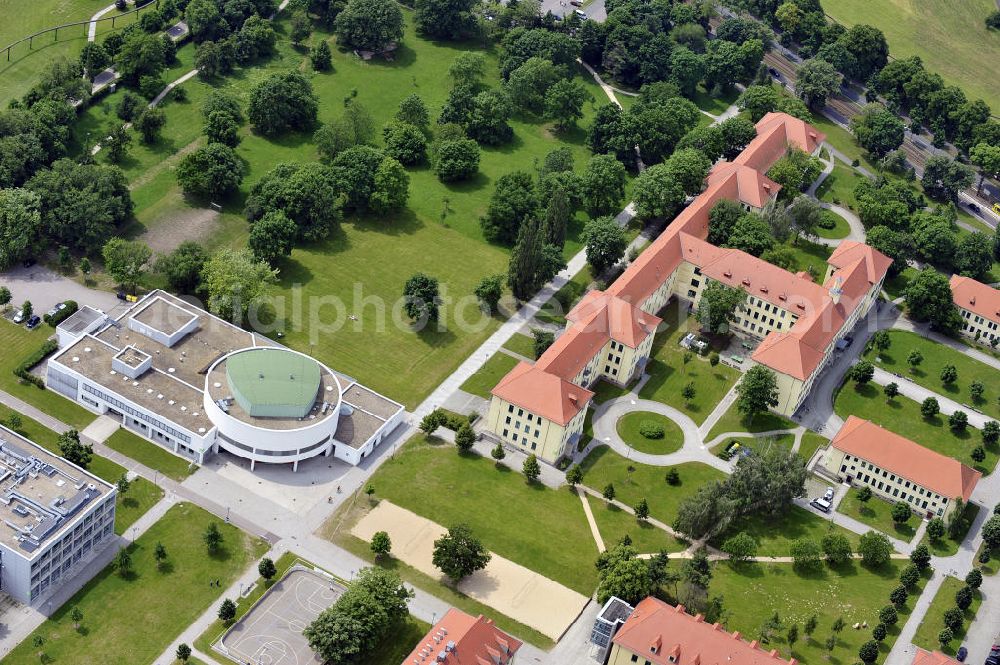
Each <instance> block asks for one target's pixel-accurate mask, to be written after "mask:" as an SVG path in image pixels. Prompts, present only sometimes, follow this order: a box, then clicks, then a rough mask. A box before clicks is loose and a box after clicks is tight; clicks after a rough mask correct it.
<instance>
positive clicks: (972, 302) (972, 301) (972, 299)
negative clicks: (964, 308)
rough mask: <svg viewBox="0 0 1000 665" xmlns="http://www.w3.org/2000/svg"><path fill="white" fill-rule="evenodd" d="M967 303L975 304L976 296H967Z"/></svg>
mask: <svg viewBox="0 0 1000 665" xmlns="http://www.w3.org/2000/svg"><path fill="white" fill-rule="evenodd" d="M969 304H970V305H975V304H976V296H972V297H971V298H969Z"/></svg>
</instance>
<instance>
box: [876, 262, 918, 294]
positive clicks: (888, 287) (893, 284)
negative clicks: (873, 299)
mask: <svg viewBox="0 0 1000 665" xmlns="http://www.w3.org/2000/svg"><path fill="white" fill-rule="evenodd" d="M919 272H920V271H919V270H917V269H916V268H913V267H910V266H907V267H906V268H904V269H903V271H902V272H901V273H899V274H898V275H895V276H893V277H886V280H885V282H883V283H882V289H883V290H884V291H885V292H886V293H888V294H889V297H890V298H892V299H896V298H899V297H901V296H902V295H903V291H905V290H906V287H907V286H908V285H909V283H910V282H911V281H912V280H913V278H914V277H916V276H917V274H918V273H919Z"/></svg>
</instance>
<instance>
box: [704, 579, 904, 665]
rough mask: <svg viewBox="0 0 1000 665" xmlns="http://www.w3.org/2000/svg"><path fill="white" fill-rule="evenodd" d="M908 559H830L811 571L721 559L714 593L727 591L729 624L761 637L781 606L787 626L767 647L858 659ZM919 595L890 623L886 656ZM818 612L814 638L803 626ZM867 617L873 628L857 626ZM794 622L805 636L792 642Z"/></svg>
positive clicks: (807, 658) (816, 658)
mask: <svg viewBox="0 0 1000 665" xmlns="http://www.w3.org/2000/svg"><path fill="white" fill-rule="evenodd" d="M904 563H905V562H897V561H891V562H890V563H889V564H887V565H886V566H884V567H882V568H880V569H878V570H870V569H868V568H866V567H864V566H862V565H860V564H859V563H858V562H854V561H852V562H849V563H847V564H845V565H844V566H839V567H836V568H831V567H829V566H826V565H825V564H824V565H823V567H822V568H821V569H820V570H819V571H818V572H815V573H808V574H800V573H798V572H796V571H795V570H794V568H793V567H792V565H791V564H744V565H739V566H732V565H730V564H728V563H717V564H716V565H715V566H714V567H713V577H712V582H711V585H710V586H709V590H708V594H709V596H716V595H721V596H722V597H723V607H724V610H725V612H726V618H725V623H726V628H727V629H728V630H738V631H740V633H741V634H742V635H744V636H745V638H746V639H756V638H757V637H758V636H759V634H760V628H761V626H762V625H763V624H764V622H765V621H767V620H768V618H770V617H771V616H772V615H773V614H774V613H775V612H777V613H778V616H779V618H780V619H781V622H782V627H781V629H780V630H778V631H775V634H774V635H773V636H772V637H771V643H770V644H768V645H767V646H766V647H765V648H773V649H777V650H778V651H779V652H780V653H781V654H782V656H783V657H785V658H788V657H789V656H791V657H794V658H796V659H798V660H799V662H802V663H806V664H807V665H820V664H821V663H825V662H832V663H853V662H854V661H855V660H857V654H858V648H859V647H860V646H861V645H862V644H863V643H864V642H866V641H867V640H869V639H871V628H872V627H874V626H875V624H877V623H878V611H879V610H880V609H881V608H882V607H884V606H885V605H887V604H889V600H888V599H889V593H890V592H891V591H892V589H893V588H895V586H896V585H897V584H898V583H899V582H898V580H897V578H898V575H899V571H900V569H901V568H902V566H903V564H904ZM920 584H921V586H922V585H923V581H921V583H920ZM913 598H914V596H912V595H911V597H910V601H909V602H908V604H907V606H905V607H904V608H903V609H902V610H901V611H900V612H899V623H898V624H897V625H896V626H893V627H891V628H890V630H889V635H888V637H887V638H886V641H885V642H884V643H883V644H882V646H881V649H880V653H881V655H880V658H879V660H880V661H881V660H883V659H884V658H885V655H886V654H887V653H888V652H889V649H890V648H891V647H892V644H893V642H894V641H895V639H896V637H897V636H898V635H899V626H901V625H903V624H904V623H905V622H906V619H907V618H908V617H909V615H910V612H911V609H912V604H913ZM812 615H816V618H817V629H816V632H815V633H813V635H812V637H811V638H810V637H808V636H806V635H804V634H803V630H802V629H803V626H804V624H805V622H806V621H807V620H808V619H809V617H810V616H812ZM838 618H843V620H844V622H845V623H846V627H845V628H844V630H843V631H842V632H840V633H839V634H835V633H834V632H833V631H832V626H833V623H834V622H835V621H836V620H837V619H838ZM865 621H867V622H868V626H869V628H868V629H860V630H854V629H853V628H852V626H853V625H854V624H855V623H862V622H865ZM792 624H798V627H799V640H798V642H796V643H795V644H794V645H793V646H791V647H789V645H788V642H787V640H786V639H785V635H786V634H787V631H788V629H789V628H790V627H791V625H792ZM831 635H834V636H835V638H836V646H835V648H834V650H833V651H832V652H829V654H828V652H827V651H826V649H825V648H824V643H825V642H826V640H827V638H828V637H829V636H831Z"/></svg>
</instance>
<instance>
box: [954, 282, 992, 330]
mask: <svg viewBox="0 0 1000 665" xmlns="http://www.w3.org/2000/svg"><path fill="white" fill-rule="evenodd" d="M949 284H950V285H951V297H952V300H953V301H954V303H955V306H956V307H960V308H962V309H966V310H969V311H970V312H972V313H973V314H976V315H978V316H982V317H983V318H986V319H989V320H990V321H997V322H1000V291H998V290H996V289H994V288H993V287H992V286H989V285H987V284H983V283H982V282H979V281H977V280H974V279H972V278H971V277H963V276H962V275H952V276H951V280H950V281H949Z"/></svg>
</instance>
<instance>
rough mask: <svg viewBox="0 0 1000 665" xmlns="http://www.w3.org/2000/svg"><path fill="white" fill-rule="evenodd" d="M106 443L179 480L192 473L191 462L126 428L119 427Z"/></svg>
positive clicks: (113, 448)
mask: <svg viewBox="0 0 1000 665" xmlns="http://www.w3.org/2000/svg"><path fill="white" fill-rule="evenodd" d="M104 445H106V446H107V447H108V448H111V449H112V450H116V451H118V452H120V453H121V454H122V455H126V456H128V457H131V458H132V459H134V460H135V461H136V462H139V463H140V464H144V465H146V466H148V467H149V468H151V469H156V470H157V471H159V472H160V473H162V474H163V475H165V476H168V477H170V478H173V479H174V480H176V481H178V482H181V481H183V480H184V479H185V478H187V477H188V476H189V475H190V474H191V469H192V466H191V462H189V461H188V460H186V459H184V458H182V457H178V456H177V455H174V454H173V453H171V452H169V451H167V450H166V449H165V448H161V447H160V446H158V445H156V444H155V443H152V442H151V441H147V440H146V439H144V438H142V437H141V436H139V435H137V434H135V433H134V432H130V431H129V430H127V429H125V428H119V429H118V431H117V432H115V433H114V434H112V435H111V437H110V438H108V440H107V441H105V442H104Z"/></svg>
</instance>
